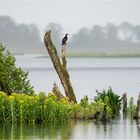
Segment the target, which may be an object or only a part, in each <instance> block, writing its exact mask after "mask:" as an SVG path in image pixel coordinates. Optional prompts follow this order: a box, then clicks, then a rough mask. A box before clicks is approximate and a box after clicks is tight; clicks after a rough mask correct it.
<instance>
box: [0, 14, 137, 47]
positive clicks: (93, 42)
mask: <svg viewBox="0 0 140 140" xmlns="http://www.w3.org/2000/svg"><path fill="white" fill-rule="evenodd" d="M48 29H51V30H52V39H53V41H54V43H55V44H56V46H58V47H59V46H61V39H62V36H63V35H64V34H63V28H62V26H61V25H60V24H56V23H49V24H48V25H46V28H45V30H48ZM44 32H45V31H44ZM0 42H1V43H4V44H5V45H7V46H10V47H14V48H15V47H24V48H31V47H40V46H42V44H43V42H42V39H41V36H40V32H39V29H38V27H37V26H36V25H35V24H30V25H27V24H17V23H16V22H15V21H14V20H13V19H12V18H11V17H9V16H0ZM69 45H70V46H74V48H78V47H80V48H87V47H88V48H94V47H121V46H128V47H131V46H132V47H133V46H140V25H133V24H131V23H129V22H123V23H121V24H120V25H116V24H114V23H108V24H107V25H105V26H100V25H94V26H93V27H92V28H90V29H89V28H85V27H83V28H81V29H80V30H79V31H78V32H77V33H75V34H73V35H70V40H69Z"/></svg>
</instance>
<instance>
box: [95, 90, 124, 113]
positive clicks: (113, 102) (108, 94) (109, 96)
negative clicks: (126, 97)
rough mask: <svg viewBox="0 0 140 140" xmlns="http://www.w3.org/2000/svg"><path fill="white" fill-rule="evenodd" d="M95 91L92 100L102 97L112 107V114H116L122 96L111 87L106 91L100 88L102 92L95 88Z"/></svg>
mask: <svg viewBox="0 0 140 140" xmlns="http://www.w3.org/2000/svg"><path fill="white" fill-rule="evenodd" d="M96 92H97V96H95V98H94V100H95V101H96V102H97V101H98V100H100V99H102V100H103V102H104V103H105V104H106V105H108V106H109V107H110V108H111V109H112V112H113V115H117V114H118V113H119V111H120V109H121V104H122V98H121V97H120V96H119V95H117V94H115V93H114V92H113V90H112V88H111V87H109V89H108V90H107V91H106V90H102V92H99V91H98V90H96Z"/></svg>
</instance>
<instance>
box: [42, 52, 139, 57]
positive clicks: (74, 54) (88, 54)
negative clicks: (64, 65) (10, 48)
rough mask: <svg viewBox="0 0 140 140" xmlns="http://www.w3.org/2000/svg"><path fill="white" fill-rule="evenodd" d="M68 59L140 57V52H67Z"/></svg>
mask: <svg viewBox="0 0 140 140" xmlns="http://www.w3.org/2000/svg"><path fill="white" fill-rule="evenodd" d="M66 56H67V57H73V58H75V57H78V58H80V57H81V58H82V57H87V58H92V57H93V58H94V57H95V58H96V57H140V52H135V53H127V52H126V53H124V52H123V53H105V52H67V54H66ZM43 57H48V55H44V54H43V55H42V56H40V58H43Z"/></svg>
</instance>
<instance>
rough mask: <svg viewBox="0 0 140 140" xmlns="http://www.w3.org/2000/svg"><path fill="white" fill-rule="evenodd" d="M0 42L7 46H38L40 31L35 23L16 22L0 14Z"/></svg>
mask: <svg viewBox="0 0 140 140" xmlns="http://www.w3.org/2000/svg"><path fill="white" fill-rule="evenodd" d="M0 42H1V43H3V44H4V45H6V46H9V47H13V48H14V47H18V48H19V47H23V48H28V47H38V46H40V44H41V40H40V32H39V29H38V27H37V26H36V25H35V24H30V25H27V24H17V23H16V22H15V21H14V20H13V19H12V18H11V17H9V16H0Z"/></svg>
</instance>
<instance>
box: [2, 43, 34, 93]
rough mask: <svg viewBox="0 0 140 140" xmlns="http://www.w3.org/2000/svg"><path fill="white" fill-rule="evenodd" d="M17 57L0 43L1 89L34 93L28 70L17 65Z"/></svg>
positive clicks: (9, 91) (6, 91) (10, 91)
mask: <svg viewBox="0 0 140 140" xmlns="http://www.w3.org/2000/svg"><path fill="white" fill-rule="evenodd" d="M15 61H16V60H15V58H14V57H13V56H12V54H11V53H10V52H9V51H6V49H5V47H3V46H2V44H1V43H0V91H4V92H5V93H6V94H8V95H9V94H11V93H12V92H16V93H26V94H32V93H33V92H34V91H33V87H32V86H31V85H30V81H29V80H28V72H25V71H23V70H22V69H21V68H18V67H16V65H15Z"/></svg>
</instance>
